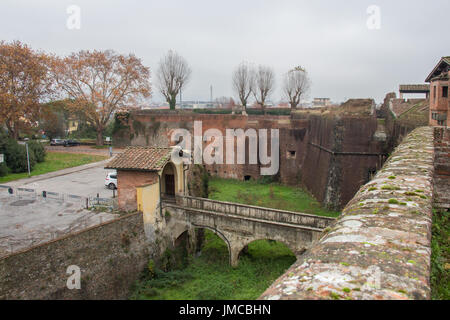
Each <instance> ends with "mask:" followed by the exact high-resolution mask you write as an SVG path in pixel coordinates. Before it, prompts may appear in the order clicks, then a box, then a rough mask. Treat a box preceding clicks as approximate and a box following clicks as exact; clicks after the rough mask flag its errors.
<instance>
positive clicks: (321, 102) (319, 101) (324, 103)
mask: <svg viewBox="0 0 450 320" xmlns="http://www.w3.org/2000/svg"><path fill="white" fill-rule="evenodd" d="M329 105H331V100H330V98H314V100H313V107H314V108H317V107H328V106H329Z"/></svg>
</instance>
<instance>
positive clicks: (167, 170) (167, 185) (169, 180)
mask: <svg viewBox="0 0 450 320" xmlns="http://www.w3.org/2000/svg"><path fill="white" fill-rule="evenodd" d="M176 181H177V171H176V169H175V166H174V165H173V164H172V163H171V162H169V163H168V164H166V166H165V167H164V169H163V172H162V174H161V193H162V195H163V197H165V198H173V197H175V193H176V190H177V185H176Z"/></svg>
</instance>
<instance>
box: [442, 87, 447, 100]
mask: <svg viewBox="0 0 450 320" xmlns="http://www.w3.org/2000/svg"><path fill="white" fill-rule="evenodd" d="M442 97H443V98H447V97H448V86H445V87H442Z"/></svg>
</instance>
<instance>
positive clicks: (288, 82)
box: [283, 66, 310, 109]
mask: <svg viewBox="0 0 450 320" xmlns="http://www.w3.org/2000/svg"><path fill="white" fill-rule="evenodd" d="M309 87H310V80H309V77H308V74H307V72H306V70H305V69H304V68H302V67H300V66H299V67H295V68H294V69H292V70H290V71H289V72H288V73H286V75H285V76H284V79H283V92H284V94H285V95H286V98H288V99H289V103H290V105H291V108H292V109H294V108H297V106H298V105H299V103H300V101H301V98H302V97H303V96H304V95H305V94H306V93H307V92H308V90H309Z"/></svg>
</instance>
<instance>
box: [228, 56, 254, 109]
mask: <svg viewBox="0 0 450 320" xmlns="http://www.w3.org/2000/svg"><path fill="white" fill-rule="evenodd" d="M232 80H233V89H234V91H235V92H236V94H237V96H238V97H239V101H240V102H241V105H242V106H243V108H244V111H245V110H247V102H248V98H249V96H250V94H251V93H252V91H253V87H254V85H255V71H254V69H253V67H252V66H251V65H250V64H248V63H245V62H242V63H241V64H240V65H239V66H238V67H237V68H236V69H235V70H234V72H233V78H232Z"/></svg>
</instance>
